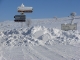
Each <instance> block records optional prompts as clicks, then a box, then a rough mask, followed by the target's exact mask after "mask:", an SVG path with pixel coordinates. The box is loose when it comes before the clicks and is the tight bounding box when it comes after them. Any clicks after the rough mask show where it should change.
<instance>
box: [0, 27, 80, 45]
mask: <svg viewBox="0 0 80 60" xmlns="http://www.w3.org/2000/svg"><path fill="white" fill-rule="evenodd" d="M53 43H62V44H65V45H66V44H70V45H74V46H75V45H78V44H80V33H79V32H78V31H62V30H60V29H56V28H46V27H44V26H34V27H31V28H23V29H12V30H6V31H2V32H0V45H1V46H28V45H32V46H34V45H52V44H53Z"/></svg>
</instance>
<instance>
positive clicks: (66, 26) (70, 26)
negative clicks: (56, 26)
mask: <svg viewBox="0 0 80 60" xmlns="http://www.w3.org/2000/svg"><path fill="white" fill-rule="evenodd" d="M61 30H65V31H68V30H77V23H74V24H61Z"/></svg>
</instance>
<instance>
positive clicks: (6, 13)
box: [0, 0, 80, 21]
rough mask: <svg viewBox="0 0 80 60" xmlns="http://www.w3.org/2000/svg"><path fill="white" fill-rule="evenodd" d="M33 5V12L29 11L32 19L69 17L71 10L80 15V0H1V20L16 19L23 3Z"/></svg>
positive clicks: (29, 16) (27, 15) (28, 16)
mask: <svg viewBox="0 0 80 60" xmlns="http://www.w3.org/2000/svg"><path fill="white" fill-rule="evenodd" d="M22 3H23V4H24V5H25V6H31V7H33V13H27V14H26V17H27V18H31V19H37V18H39V19H40V18H53V17H54V16H57V17H67V16H69V15H70V13H71V12H76V13H77V15H78V16H79V15H80V0H0V21H5V20H14V15H18V14H19V13H18V12H17V7H18V6H20V5H21V4H22Z"/></svg>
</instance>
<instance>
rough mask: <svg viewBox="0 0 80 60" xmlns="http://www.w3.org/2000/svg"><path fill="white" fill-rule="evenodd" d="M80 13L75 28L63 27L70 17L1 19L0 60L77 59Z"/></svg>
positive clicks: (79, 56)
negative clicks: (20, 20) (19, 21)
mask: <svg viewBox="0 0 80 60" xmlns="http://www.w3.org/2000/svg"><path fill="white" fill-rule="evenodd" d="M79 19H80V16H76V17H75V20H74V22H75V23H77V24H78V27H77V28H78V30H75V31H62V30H61V29H60V28H61V24H62V23H70V21H71V18H70V17H65V18H58V19H57V20H56V19H54V18H48V19H32V23H31V26H30V27H27V25H26V23H23V27H21V23H16V22H13V21H5V22H0V60H80V28H79V27H80V22H79Z"/></svg>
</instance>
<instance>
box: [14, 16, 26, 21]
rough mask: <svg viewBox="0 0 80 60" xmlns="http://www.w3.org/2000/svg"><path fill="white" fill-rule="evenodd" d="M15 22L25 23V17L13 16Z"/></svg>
mask: <svg viewBox="0 0 80 60" xmlns="http://www.w3.org/2000/svg"><path fill="white" fill-rule="evenodd" d="M14 18H15V20H14V21H15V22H25V21H26V16H25V15H15V16H14Z"/></svg>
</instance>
